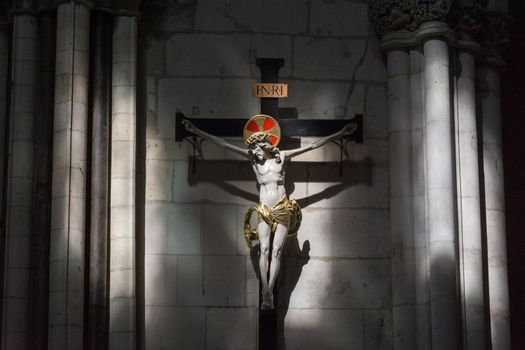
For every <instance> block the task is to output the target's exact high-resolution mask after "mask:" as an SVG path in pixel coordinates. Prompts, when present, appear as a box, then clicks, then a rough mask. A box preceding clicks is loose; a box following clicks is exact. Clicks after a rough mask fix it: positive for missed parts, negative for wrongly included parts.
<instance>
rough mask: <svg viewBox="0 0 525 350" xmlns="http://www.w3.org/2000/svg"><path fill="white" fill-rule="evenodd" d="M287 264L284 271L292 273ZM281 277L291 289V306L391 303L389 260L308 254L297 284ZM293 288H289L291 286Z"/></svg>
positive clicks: (316, 306)
mask: <svg viewBox="0 0 525 350" xmlns="http://www.w3.org/2000/svg"><path fill="white" fill-rule="evenodd" d="M298 268H300V267H295V266H288V267H287V268H286V269H287V270H286V274H287V275H288V274H290V275H294V271H293V269H298ZM290 282H293V281H286V280H285V281H284V288H286V293H291V298H290V308H314V307H315V308H387V307H390V302H391V292H390V283H391V281H390V260H389V259H373V260H339V259H338V260H331V259H314V258H310V260H309V261H308V263H307V264H306V265H305V266H304V267H302V272H300V276H299V280H298V282H297V285H295V286H294V285H293V283H290ZM291 288H293V290H292V291H290V289H291Z"/></svg>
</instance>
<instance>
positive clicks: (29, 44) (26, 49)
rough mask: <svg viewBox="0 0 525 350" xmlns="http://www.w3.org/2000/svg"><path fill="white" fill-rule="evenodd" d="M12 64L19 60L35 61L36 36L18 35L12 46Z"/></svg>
mask: <svg viewBox="0 0 525 350" xmlns="http://www.w3.org/2000/svg"><path fill="white" fill-rule="evenodd" d="M13 58H14V60H13V62H14V63H13V65H16V64H17V63H18V62H21V61H29V62H36V59H37V42H36V37H25V38H24V37H18V38H16V45H15V46H14V47H13Z"/></svg>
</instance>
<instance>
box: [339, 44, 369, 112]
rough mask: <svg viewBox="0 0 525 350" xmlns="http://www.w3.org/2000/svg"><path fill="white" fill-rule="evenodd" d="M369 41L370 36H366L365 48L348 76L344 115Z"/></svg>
mask: <svg viewBox="0 0 525 350" xmlns="http://www.w3.org/2000/svg"><path fill="white" fill-rule="evenodd" d="M369 41H370V36H368V37H367V38H366V41H365V48H364V50H363V54H362V55H361V57H360V58H359V61H358V62H357V64H356V65H355V68H354V71H353V72H352V77H351V78H350V85H349V87H348V94H347V95H346V101H345V115H346V112H347V111H346V109H347V108H348V103H350V99H351V98H352V94H353V93H354V89H355V86H356V83H355V75H356V74H357V70H358V69H359V68H360V67H361V66H362V65H363V63H364V61H365V56H366V54H367V52H368V43H369Z"/></svg>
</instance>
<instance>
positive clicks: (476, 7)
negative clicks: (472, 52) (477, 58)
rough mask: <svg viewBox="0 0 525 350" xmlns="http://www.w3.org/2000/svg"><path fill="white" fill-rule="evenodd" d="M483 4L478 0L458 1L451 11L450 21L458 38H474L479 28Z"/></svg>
mask: <svg viewBox="0 0 525 350" xmlns="http://www.w3.org/2000/svg"><path fill="white" fill-rule="evenodd" d="M482 9H483V6H482V5H481V4H480V3H478V2H470V1H459V2H457V3H456V4H455V5H454V7H453V8H452V11H451V16H450V22H451V24H452V28H453V29H454V30H456V32H457V35H458V39H459V40H461V39H467V40H468V39H474V38H475V37H476V36H477V34H478V32H479V31H480V30H481V27H482V23H481V13H482Z"/></svg>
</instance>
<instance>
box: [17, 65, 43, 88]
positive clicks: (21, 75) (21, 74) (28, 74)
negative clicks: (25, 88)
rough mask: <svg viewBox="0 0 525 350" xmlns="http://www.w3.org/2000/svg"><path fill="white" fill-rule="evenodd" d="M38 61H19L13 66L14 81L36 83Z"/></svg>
mask: <svg viewBox="0 0 525 350" xmlns="http://www.w3.org/2000/svg"><path fill="white" fill-rule="evenodd" d="M36 69H37V67H36V63H31V62H18V63H17V64H15V65H14V66H13V70H14V72H13V74H14V79H13V80H14V82H15V84H17V85H19V84H20V85H30V86H35V85H36V77H37V75H36Z"/></svg>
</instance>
